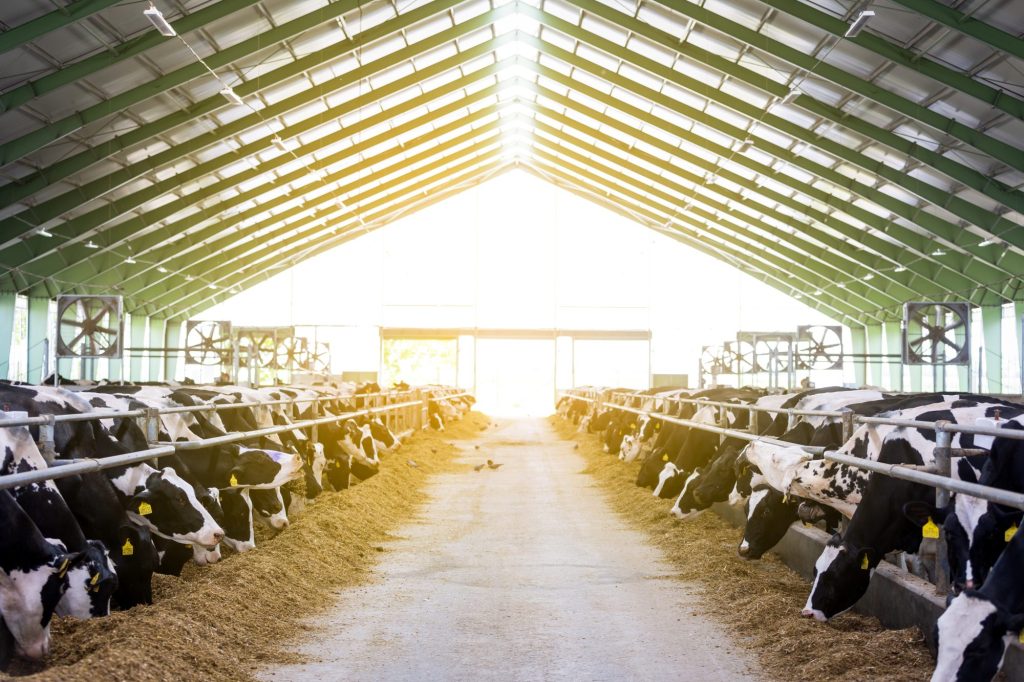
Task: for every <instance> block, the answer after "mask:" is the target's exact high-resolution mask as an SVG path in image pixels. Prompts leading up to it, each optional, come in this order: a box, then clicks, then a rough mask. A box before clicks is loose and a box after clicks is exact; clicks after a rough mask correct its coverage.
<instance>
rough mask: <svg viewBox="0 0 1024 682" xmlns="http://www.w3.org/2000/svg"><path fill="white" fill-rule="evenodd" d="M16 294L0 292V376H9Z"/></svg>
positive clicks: (8, 377)
mask: <svg viewBox="0 0 1024 682" xmlns="http://www.w3.org/2000/svg"><path fill="white" fill-rule="evenodd" d="M17 298H18V297H17V295H16V294H8V293H0V378H4V379H13V378H14V377H12V376H11V342H12V341H13V340H14V306H15V301H17Z"/></svg>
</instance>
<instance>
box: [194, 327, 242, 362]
mask: <svg viewBox="0 0 1024 682" xmlns="http://www.w3.org/2000/svg"><path fill="white" fill-rule="evenodd" d="M185 362H186V363H188V364H190V365H225V364H227V363H229V362H231V323H230V322H225V321H222V320H219V321H214V320H188V321H187V322H185Z"/></svg>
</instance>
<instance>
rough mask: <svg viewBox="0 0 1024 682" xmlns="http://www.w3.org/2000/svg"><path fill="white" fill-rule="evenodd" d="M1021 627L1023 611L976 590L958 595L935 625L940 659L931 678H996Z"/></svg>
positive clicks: (1023, 621) (943, 680)
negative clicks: (995, 601) (1013, 609)
mask: <svg viewBox="0 0 1024 682" xmlns="http://www.w3.org/2000/svg"><path fill="white" fill-rule="evenodd" d="M1021 628H1024V614H1022V613H1010V612H1008V611H1006V610H1005V609H1003V608H1001V607H1000V606H998V605H997V604H995V603H994V602H992V601H991V600H990V599H988V598H987V597H986V596H985V595H983V594H982V593H980V592H976V591H974V590H967V591H965V592H963V593H961V594H959V595H958V596H957V597H955V598H954V599H953V600H952V601H951V602H950V604H949V607H948V608H947V609H946V611H945V613H943V614H942V615H941V616H940V617H939V620H938V622H937V623H936V624H935V638H936V640H937V642H938V660H937V661H936V663H935V672H934V674H933V675H932V679H933V680H939V681H942V682H945V681H946V680H949V681H953V680H991V679H993V678H994V677H995V676H996V673H997V672H998V671H999V667H1000V665H1001V664H1002V662H1003V656H1004V655H1005V654H1006V648H1007V646H1008V645H1009V643H1010V642H1012V641H1013V640H1014V639H1016V638H1017V637H1016V636H1015V635H1016V633H1018V632H1020V630H1021Z"/></svg>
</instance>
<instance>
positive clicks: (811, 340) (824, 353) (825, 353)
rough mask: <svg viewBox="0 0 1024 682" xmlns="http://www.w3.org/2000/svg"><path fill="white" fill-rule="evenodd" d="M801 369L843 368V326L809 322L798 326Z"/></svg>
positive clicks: (798, 359)
mask: <svg viewBox="0 0 1024 682" xmlns="http://www.w3.org/2000/svg"><path fill="white" fill-rule="evenodd" d="M796 339H797V349H796V358H797V367H798V368H799V369H842V368H843V328H842V327H840V326H838V325H836V326H832V325H823V324H808V325H800V326H799V327H797V328H796Z"/></svg>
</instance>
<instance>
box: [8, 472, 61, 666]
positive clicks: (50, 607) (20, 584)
mask: <svg viewBox="0 0 1024 682" xmlns="http://www.w3.org/2000/svg"><path fill="white" fill-rule="evenodd" d="M77 558H78V557H77V555H76V554H74V553H68V552H66V551H63V550H61V549H59V548H58V547H57V546H56V545H54V544H53V543H51V542H48V541H47V540H46V538H45V537H43V534H42V533H41V532H39V529H38V528H37V527H36V525H35V524H34V523H33V522H32V519H30V518H29V516H28V514H26V513H25V512H24V510H22V508H21V507H20V506H19V505H18V503H17V502H16V501H15V499H14V497H13V496H12V495H11V494H10V493H9V492H8V491H6V490H0V617H2V623H0V629H3V628H4V627H6V628H7V630H8V631H10V633H11V635H12V636H13V638H14V643H15V648H16V650H17V653H19V654H21V655H22V656H25V657H26V658H30V659H33V660H40V659H43V658H45V657H46V656H47V655H48V654H49V652H50V620H51V618H52V617H53V614H54V611H55V610H56V608H57V603H58V602H59V601H60V599H61V597H62V596H63V595H64V592H65V591H67V589H68V576H67V573H68V570H69V569H70V567H71V564H72V562H74V561H75V560H76V559H77Z"/></svg>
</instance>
